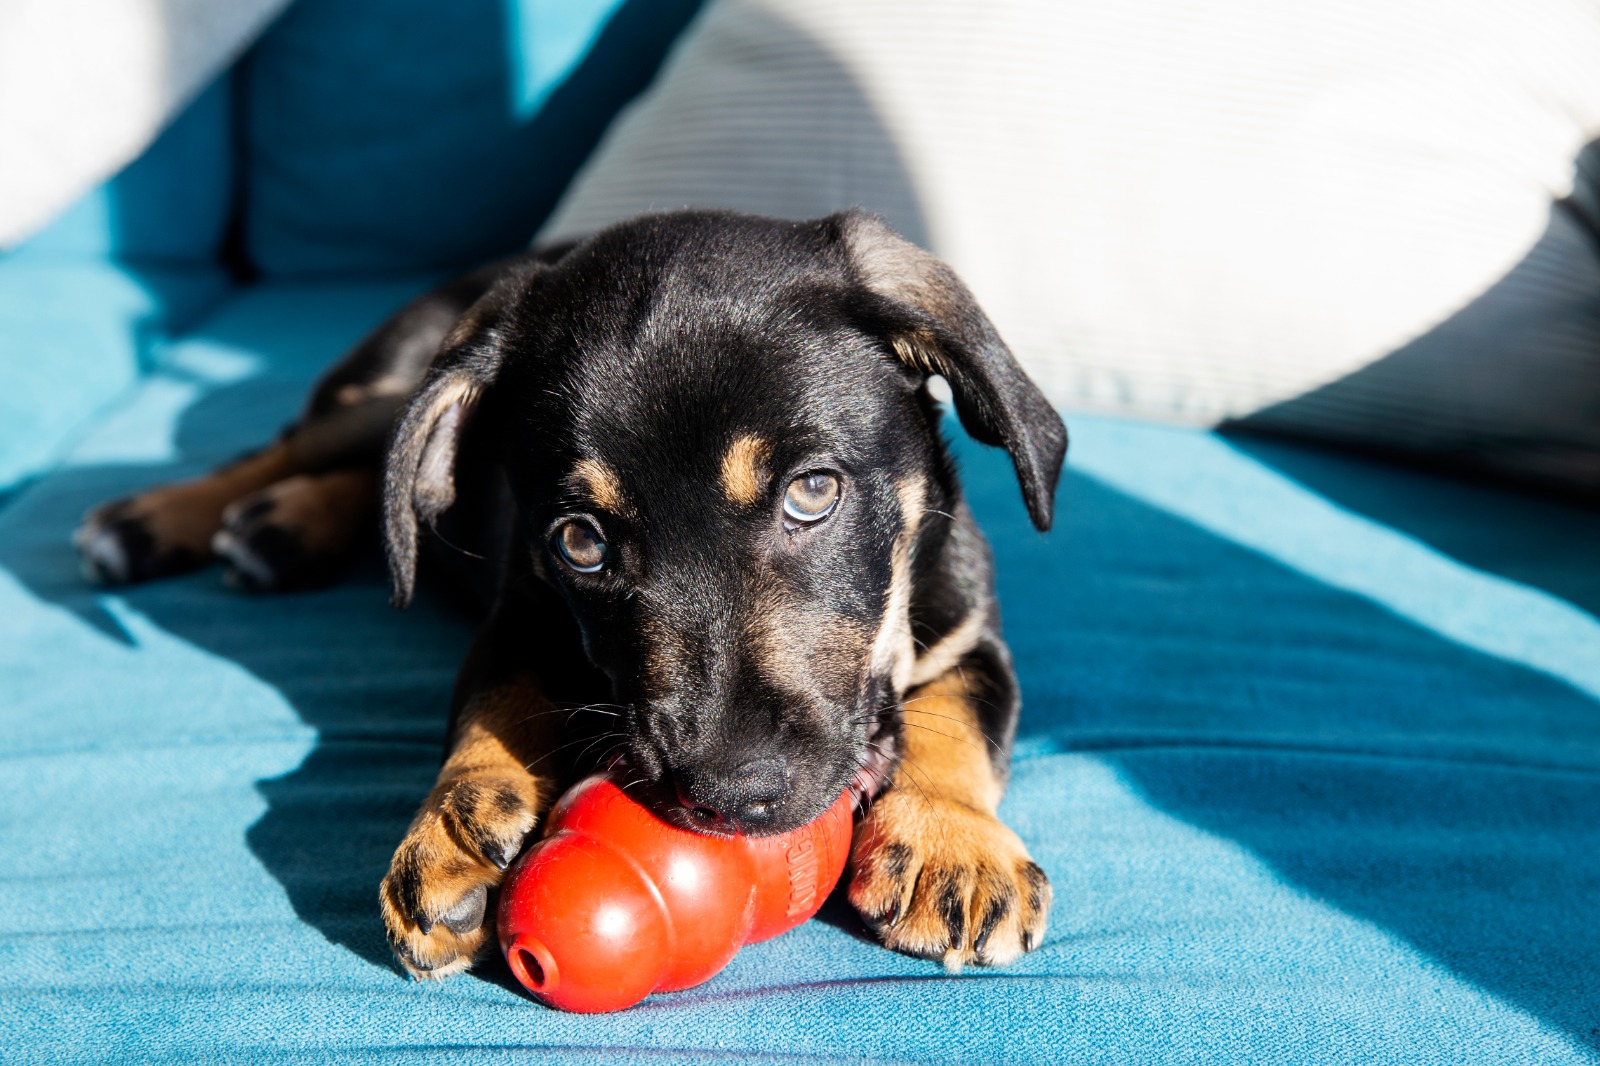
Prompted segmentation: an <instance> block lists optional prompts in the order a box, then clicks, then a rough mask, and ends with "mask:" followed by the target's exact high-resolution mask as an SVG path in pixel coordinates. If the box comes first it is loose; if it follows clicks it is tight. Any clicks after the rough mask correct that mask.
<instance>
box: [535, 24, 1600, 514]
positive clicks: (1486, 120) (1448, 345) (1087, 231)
mask: <svg viewBox="0 0 1600 1066" xmlns="http://www.w3.org/2000/svg"><path fill="white" fill-rule="evenodd" d="M1597 136H1600V5H1597V4H1595V3H1593V2H1584V3H1578V2H1568V0H1527V2H1524V3H1518V4H1514V5H1507V4H1502V3H1494V2H1490V0H1465V2H1463V0H1413V2H1411V3H1406V4H1393V3H1390V2H1388V0H1325V2H1322V3H1318V4H1310V5H1307V4H1283V3H1280V2H1276V0H1224V2H1221V3H1216V4H1203V5H1195V4H1191V3H1187V2H1186V0H1123V2H1119V3H1115V4H1109V3H1081V2H1072V0H987V2H985V3H973V2H970V0H715V2H714V3H713V4H712V5H711V6H710V7H708V9H707V10H706V11H705V12H704V14H703V15H702V17H701V19H700V20H699V21H698V22H697V24H696V25H695V27H694V29H693V30H692V31H691V34H690V36H688V37H687V38H686V39H685V40H684V41H683V42H682V44H681V45H680V47H679V49H678V51H677V53H676V54H675V56H674V58H673V60H672V61H671V63H670V65H669V66H668V67H667V68H666V69H665V70H664V71H663V73H662V76H661V77H660V79H659V80H658V82H657V84H656V86H655V87H654V89H653V90H652V91H651V92H650V93H648V94H647V95H646V96H645V97H643V98H641V100H640V101H639V102H638V103H637V104H636V105H635V106H634V107H633V108H632V109H631V110H630V111H629V112H627V113H626V114H625V116H624V117H623V118H622V119H621V120H619V122H618V123H617V124H616V125H615V126H613V128H612V130H611V132H610V134H609V135H608V137H607V139H606V141H605V142H604V143H603V146H602V148H601V149H600V151H598V152H597V153H596V155H595V156H594V157H593V158H592V159H591V161H590V163H589V164H588V165H587V167H586V168H585V170H584V171H583V172H582V173H581V175H580V177H579V178H578V180H577V181H576V182H575V183H574V185H573V187H572V188H571V189H570V190H569V192H568V194H567V196H566V198H565V199H564V201H563V202H562V203H561V204H560V205H559V206H558V208H557V210H556V212H555V214H554V215H553V217H552V218H551V220H550V221H549V223H548V224H547V226H546V227H545V229H544V231H543V234H542V235H543V236H544V237H548V238H556V237H562V236H569V235H576V234H581V233H585V232H589V231H592V230H594V229H596V228H598V227H600V226H603V225H605V224H607V223H609V222H612V221H614V220H616V219H619V218H622V217H625V216H627V215H630V214H633V213H636V212H640V211H646V210H659V209H665V208H671V207H677V206H684V205H697V206H718V207H730V208H737V209H743V210H748V211H756V212H761V213H766V214H773V215H780V216H789V217H803V216H813V215H819V214H824V213H826V212H829V211H833V210H836V209H838V208H841V207H845V206H849V205H852V204H859V205H863V206H866V207H868V208H871V209H874V210H877V211H879V212H881V213H882V214H884V215H885V216H887V217H888V219H889V220H890V221H891V222H892V223H893V224H894V225H895V226H896V227H898V228H899V229H900V230H901V231H902V232H904V233H905V234H906V235H907V236H909V237H911V238H912V239H913V240H916V241H918V242H920V243H922V244H924V245H926V246H927V247H928V248H930V249H931V250H933V251H934V252H936V253H937V254H939V255H941V256H943V257H945V258H946V259H948V260H949V261H950V262H951V263H952V264H953V265H954V266H955V268H956V269H957V270H958V271H959V272H960V273H961V274H962V276H963V277H964V278H965V279H966V280H967V282H968V283H969V284H970V285H971V286H972V288H973V289H974V290H975V291H976V293H977V295H978V297H979V299H980V300H981V301H982V302H983V304H984V305H985V306H986V307H987V308H988V309H989V310H990V312H991V313H992V314H993V316H994V318H995V320H996V322H997V323H998V325H999V327H1000V329H1001V332H1002V334H1004V336H1005V337H1006V338H1007V339H1008V340H1009V341H1010V342H1011V344H1012V346H1013V347H1014V348H1015V349H1016V350H1017V352H1018V354H1019V356H1020V357H1021V358H1022V360H1023V361H1024V362H1025V363H1026V364H1027V366H1028V367H1029V369H1030V370H1031V372H1032V373H1033V374H1034V375H1035V376H1036V377H1037V378H1038V380H1039V381H1040V382H1041V383H1042V384H1043V385H1044V386H1045V388H1046V389H1047V391H1048V392H1049V393H1050V394H1051V396H1052V397H1053V398H1054V399H1055V400H1056V401H1058V402H1059V403H1061V404H1063V405H1065V406H1069V407H1088V408H1097V409H1101V410H1110V411H1116V412H1129V413H1137V414H1141V415H1152V416H1159V417H1163V418H1169V419H1175V420H1181V421H1188V422H1196V423H1202V424H1217V423H1225V422H1229V421H1233V420H1244V421H1245V422H1246V423H1255V424H1259V425H1263V426H1270V427H1273V428H1279V429H1289V430H1292V431H1296V432H1303V433H1311V434H1316V435H1321V436H1327V437H1334V438H1340V439H1346V440H1355V441H1362V442H1366V443H1371V444H1378V445H1383V446H1388V447H1398V448H1404V449H1410V450H1416V451H1420V452H1425V453H1431V454H1437V455H1448V456H1451V457H1454V458H1466V459H1470V460H1472V461H1474V462H1478V463H1482V464H1486V465H1489V466H1496V467H1500V468H1505V469H1513V470H1517V471H1520V472H1524V473H1528V474H1531V475H1533V476H1536V477H1542V478H1547V479H1553V480H1558V481H1564V482H1566V483H1568V484H1571V483H1578V484H1585V485H1589V486H1591V487H1600V259H1597V235H1596V233H1595V231H1594V229H1593V228H1592V217H1593V216H1592V215H1590V216H1589V217H1590V223H1588V224H1586V223H1585V222H1584V221H1583V220H1582V213H1581V212H1579V211H1577V210H1574V209H1573V208H1572V207H1571V206H1570V204H1571V203H1573V202H1576V203H1579V204H1581V203H1582V202H1584V201H1585V199H1586V198H1587V199H1588V202H1591V203H1592V202H1594V196H1595V194H1594V181H1595V177H1594V171H1593V170H1589V171H1588V176H1587V178H1585V179H1582V180H1581V181H1580V182H1579V184H1578V186H1577V188H1576V195H1575V178H1574V175H1575V170H1576V167H1577V160H1578V157H1579V155H1580V151H1581V150H1582V149H1583V148H1584V146H1585V145H1586V144H1587V143H1589V142H1591V141H1593V140H1594V139H1595V138H1596V137H1597ZM1569 198H1570V199H1569Z"/></svg>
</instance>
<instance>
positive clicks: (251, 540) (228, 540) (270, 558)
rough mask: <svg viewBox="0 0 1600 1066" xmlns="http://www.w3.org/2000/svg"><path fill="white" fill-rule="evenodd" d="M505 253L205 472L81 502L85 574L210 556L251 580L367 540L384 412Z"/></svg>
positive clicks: (306, 569) (382, 334)
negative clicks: (294, 413)
mask: <svg viewBox="0 0 1600 1066" xmlns="http://www.w3.org/2000/svg"><path fill="white" fill-rule="evenodd" d="M508 265H509V264H508V263H496V264H494V265H492V266H489V267H485V268H483V269H482V270H479V271H477V272H475V273H473V274H470V275H468V276H466V277H464V278H461V279H459V280H457V281H454V282H451V283H450V284H448V285H445V286H443V287H441V288H438V289H435V290H434V291H432V292H430V293H428V294H426V295H424V296H422V297H419V298H418V299H416V300H413V301H412V302H411V303H410V304H407V305H406V306H405V307H404V308H402V309H401V310H400V311H399V312H397V313H396V314H395V315H394V316H392V317H391V318H390V319H389V320H388V321H386V322H385V323H384V324H383V325H382V326H380V327H379V328H378V329H377V330H376V331H374V332H373V333H372V334H371V335H369V336H368V337H367V338H366V339H365V340H363V341H362V342H361V343H359V344H358V345H356V347H355V348H353V349H352V350H351V351H350V352H349V354H347V355H346V356H345V357H344V358H343V359H342V360H341V361H340V362H339V363H338V364H337V365H336V366H334V367H333V368H332V369H331V370H330V371H329V372H328V373H327V374H326V375H325V376H324V377H323V378H322V380H321V381H320V382H319V383H318V385H317V387H316V389H315V390H314V391H313V393H312V396H311V399H310V402H309V403H308V404H307V405H306V410H305V413H304V414H303V415H302V416H301V417H300V418H299V419H298V420H297V421H295V422H294V423H293V424H292V425H290V426H289V428H288V429H286V430H284V432H283V433H282V434H281V435H280V436H279V437H278V439H277V440H275V441H273V442H272V443H271V444H269V445H267V446H266V447H264V448H261V449H259V450H257V451H255V452H252V453H250V454H248V455H246V456H244V457H243V458H240V459H237V460H235V461H233V462H231V463H228V464H226V465H225V466H222V467H220V468H218V469H216V470H214V471H212V472H210V473H209V474H205V475H203V476H201V477H198V478H193V479H191V480H188V481H180V482H175V483H172V484H167V485H159V486H156V487H154V488H151V489H147V490H145V491H143V492H140V493H136V494H135V495H132V496H128V497H125V498H123V499H119V500H113V501H111V502H110V503H107V504H104V505H102V506H100V507H97V508H95V509H94V510H92V511H90V512H89V513H88V514H87V515H86V516H85V517H84V519H83V522H82V524H81V525H80V526H79V528H78V531H77V533H76V534H75V535H74V537H73V543H74V544H75V545H76V546H77V549H78V552H79V554H80V555H81V557H82V560H83V567H84V572H85V574H86V575H87V576H88V577H89V578H90V579H91V580H94V581H98V582H100V583H103V584H128V583H132V582H137V581H146V580H149V579H151V578H158V577H166V576H169V575H173V574H179V573H184V572H186V571H189V570H194V569H198V568H199V567H202V566H205V565H207V564H208V563H210V562H211V561H212V560H213V559H214V558H215V559H220V560H221V561H222V563H223V565H224V566H225V567H226V573H227V575H228V578H229V580H230V581H231V582H232V583H234V584H237V585H239V586H241V587H244V588H248V589H252V590H257V591H279V590H288V589H296V588H306V587H311V586H314V585H319V584H325V583H327V582H329V581H331V580H333V579H334V578H335V577H336V576H337V575H338V573H339V571H340V569H341V568H342V567H343V564H344V563H345V561H346V560H347V559H348V558H349V557H350V555H352V554H353V553H354V552H355V551H357V550H358V549H359V548H360V547H361V546H362V545H364V544H365V543H367V542H369V541H373V540H375V539H376V520H375V519H376V514H377V492H378V489H377V485H378V469H379V466H380V465H381V463H382V459H383V451H384V448H385V446H386V445H387V444H388V439H389V434H390V432H391V430H392V428H393V426H394V421H395V418H396V417H397V415H398V414H399V412H400V410H401V409H402V408H403V407H404V405H405V402H406V400H407V399H408V398H409V396H410V395H411V393H412V392H413V391H415V389H416V388H417V386H418V385H419V384H420V383H421V381H422V379H423V377H424V376H425V375H426V374H427V371H428V367H429V365H430V364H431V362H432V360H433V357H434V355H435V354H436V353H437V352H438V350H439V343H440V341H441V340H442V339H443V337H444V336H445V335H446V334H447V333H448V332H449V331H450V329H451V328H452V327H453V326H454V325H455V324H456V322H457V321H458V320H459V319H460V317H461V315H462V314H463V313H464V312H465V311H466V310H467V308H469V307H470V306H471V305H472V304H473V303H474V302H475V301H476V300H477V299H478V297H480V296H481V295H483V293H484V292H486V291H487V290H488V289H489V288H490V286H491V285H492V284H493V283H494V281H495V279H496V278H498V277H499V276H500V275H501V273H503V272H504V271H505V269H506V268H507V266H508Z"/></svg>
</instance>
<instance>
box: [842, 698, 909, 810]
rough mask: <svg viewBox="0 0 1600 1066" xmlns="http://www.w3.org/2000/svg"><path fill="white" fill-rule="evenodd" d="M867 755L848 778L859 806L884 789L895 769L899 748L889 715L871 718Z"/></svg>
mask: <svg viewBox="0 0 1600 1066" xmlns="http://www.w3.org/2000/svg"><path fill="white" fill-rule="evenodd" d="M865 750H866V755H865V756H864V758H863V759H862V760H861V763H860V765H859V766H858V767H857V768H856V772H855V775H854V776H853V777H852V778H851V780H850V790H851V791H852V792H854V793H855V795H856V801H857V806H858V807H864V806H865V805H866V804H868V803H870V802H872V800H873V799H874V798H876V797H877V795H878V793H880V792H882V791H883V788H884V786H885V785H887V784H888V783H889V777H890V775H891V774H893V773H894V767H895V763H896V761H897V760H898V756H899V751H900V737H899V734H898V733H897V732H896V730H895V728H894V723H893V721H892V719H891V716H890V715H887V714H880V715H877V716H876V717H874V718H873V720H872V728H871V729H869V730H868V731H867V739H866V746H865Z"/></svg>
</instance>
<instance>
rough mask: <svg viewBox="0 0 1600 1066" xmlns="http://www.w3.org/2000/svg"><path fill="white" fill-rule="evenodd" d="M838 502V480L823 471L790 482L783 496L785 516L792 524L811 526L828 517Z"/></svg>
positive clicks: (804, 475) (803, 475) (801, 476)
mask: <svg viewBox="0 0 1600 1066" xmlns="http://www.w3.org/2000/svg"><path fill="white" fill-rule="evenodd" d="M838 502H839V479H838V478H836V477H834V476H833V475H832V474H828V473H824V472H822V471H816V472H814V473H810V474H802V475H800V476H799V477H797V478H795V479H794V480H793V481H791V482H789V490H788V491H787V492H785V493H784V494H783V514H784V517H785V518H788V519H789V520H790V521H792V522H798V523H800V524H801V525H810V524H811V523H812V522H820V521H822V520H823V519H824V518H826V517H828V513H829V512H830V511H832V510H833V508H834V507H835V505H837V504H838Z"/></svg>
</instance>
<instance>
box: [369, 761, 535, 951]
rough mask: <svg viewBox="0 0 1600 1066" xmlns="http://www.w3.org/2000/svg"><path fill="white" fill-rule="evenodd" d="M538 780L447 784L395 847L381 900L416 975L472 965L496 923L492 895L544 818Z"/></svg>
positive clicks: (485, 777)
mask: <svg viewBox="0 0 1600 1066" xmlns="http://www.w3.org/2000/svg"><path fill="white" fill-rule="evenodd" d="M539 802H540V801H539V795H538V788H537V786H536V784H535V782H534V779H533V778H531V777H526V776H524V777H512V776H509V775H499V774H468V775H464V776H461V777H458V778H455V779H454V780H452V781H449V782H446V783H441V784H440V785H439V786H438V787H436V788H435V789H434V790H433V792H432V794H430V795H429V796H428V799H427V802H425V803H424V804H423V805H422V810H421V811H419V812H418V813H417V817H416V819H415V820H413V821H412V823H411V828H410V829H409V830H408V831H407V832H406V836H405V839H404V840H402V841H401V842H400V846H399V847H398V848H397V849H395V853H394V858H393V859H392V860H390V863H389V873H388V875H387V876H386V877H384V879H383V886H382V887H381V889H380V890H379V899H380V903H381V905H382V908H383V923H384V926H385V927H386V929H387V931H388V934H389V943H390V945H391V946H392V947H393V948H394V952H395V955H396V956H397V957H398V958H399V959H400V962H401V964H402V965H403V966H405V968H406V971H407V972H408V973H410V974H411V975H412V976H413V977H422V978H435V979H437V978H442V977H448V976H450V975H451V974H453V973H456V972H458V971H460V970H465V969H466V968H467V967H469V966H471V965H472V961H473V959H474V957H475V956H476V955H477V954H478V952H479V951H480V950H481V949H482V948H483V946H484V945H485V944H486V943H488V941H489V939H490V934H491V933H492V932H493V928H494V912H493V909H492V908H491V906H490V904H491V902H492V898H491V897H492V895H493V892H494V890H495V889H496V888H498V887H499V885H500V879H501V878H502V877H503V876H504V874H505V868H506V867H507V866H508V865H510V863H511V860H512V859H514V858H516V857H517V854H518V853H519V852H520V851H521V850H522V843H523V840H524V839H525V838H526V837H527V835H528V834H529V833H530V832H532V830H533V827H534V823H535V822H536V821H537V820H538V811H539V809H540V808H539Z"/></svg>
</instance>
